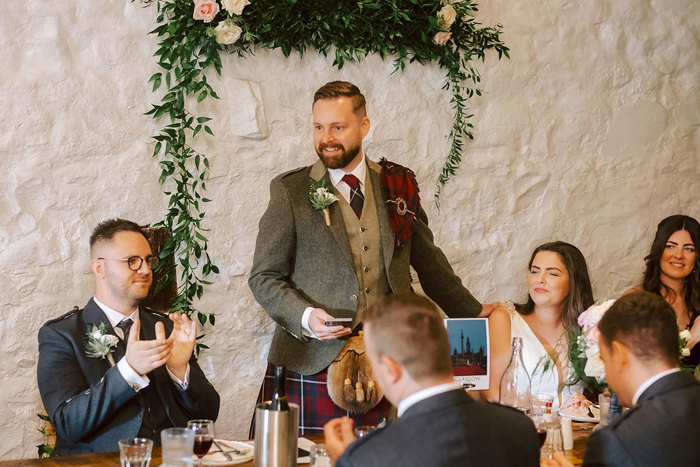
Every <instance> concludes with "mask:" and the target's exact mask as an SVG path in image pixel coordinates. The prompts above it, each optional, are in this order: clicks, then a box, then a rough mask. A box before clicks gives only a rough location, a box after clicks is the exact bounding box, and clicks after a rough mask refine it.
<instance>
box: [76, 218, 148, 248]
mask: <svg viewBox="0 0 700 467" xmlns="http://www.w3.org/2000/svg"><path fill="white" fill-rule="evenodd" d="M124 231H126V232H136V233H140V234H141V235H143V238H145V239H146V240H148V237H147V236H146V232H145V231H144V230H143V229H142V228H141V227H140V226H139V225H138V224H137V223H136V222H132V221H129V220H126V219H119V218H116V219H107V220H105V221H102V222H100V223H99V224H97V227H95V228H94V230H93V231H92V234H91V235H90V249H92V247H93V246H95V243H97V242H102V241H109V240H112V237H114V234H116V233H117V232H124Z"/></svg>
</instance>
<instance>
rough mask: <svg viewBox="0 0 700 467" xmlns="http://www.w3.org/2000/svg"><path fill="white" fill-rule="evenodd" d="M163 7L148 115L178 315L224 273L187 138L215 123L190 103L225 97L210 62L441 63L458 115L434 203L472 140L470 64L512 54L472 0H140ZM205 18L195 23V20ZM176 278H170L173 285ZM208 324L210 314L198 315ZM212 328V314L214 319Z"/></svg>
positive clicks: (474, 87)
mask: <svg viewBox="0 0 700 467" xmlns="http://www.w3.org/2000/svg"><path fill="white" fill-rule="evenodd" d="M142 1H143V2H144V3H146V4H152V3H156V4H157V9H158V10H157V23H158V27H157V28H156V29H154V30H153V31H151V33H152V34H155V35H156V36H157V37H158V38H159V41H160V42H159V43H158V46H159V48H158V50H157V51H156V53H155V56H156V57H157V59H158V65H159V66H160V68H161V69H162V71H160V72H158V73H155V74H154V75H153V76H151V78H150V82H152V83H153V91H156V90H158V89H160V88H161V86H162V85H163V83H165V88H166V89H165V94H164V95H163V97H162V98H161V101H160V103H159V104H154V105H153V106H152V108H151V110H150V111H149V112H148V113H147V114H148V115H151V116H152V117H153V118H155V119H158V118H160V117H162V116H167V118H168V119H169V121H170V123H168V124H167V125H166V126H165V127H164V128H163V129H162V130H161V131H160V132H159V133H158V134H157V135H156V136H154V137H153V138H154V139H155V140H156V145H155V148H154V151H153V155H154V156H155V157H158V156H160V168H161V174H160V181H161V183H164V184H165V186H166V191H165V193H166V195H169V196H170V201H169V207H168V212H167V213H166V215H165V219H164V220H163V221H162V223H161V225H165V226H167V227H169V228H170V229H171V230H172V232H173V238H172V240H171V241H170V242H169V243H168V244H167V245H166V248H165V250H164V251H163V253H162V256H163V257H165V256H167V255H169V254H173V253H174V254H176V255H177V258H178V261H179V264H180V266H182V275H181V281H180V286H179V287H180V290H179V296H178V299H177V302H176V304H175V308H174V309H175V310H178V311H182V312H185V313H187V314H188V315H191V314H192V313H194V312H195V311H196V310H195V309H194V308H193V305H192V301H193V300H194V298H195V297H197V298H199V297H201V295H202V286H203V285H206V284H208V283H209V282H207V281H206V280H205V279H204V277H206V276H207V275H209V274H210V273H218V272H219V271H218V268H217V267H216V266H215V265H214V264H213V263H212V261H211V259H210V257H209V254H208V253H207V238H206V236H205V235H204V232H205V229H204V228H203V226H202V221H203V219H204V216H205V213H204V204H205V203H207V202H208V201H209V200H208V199H206V198H205V197H204V196H203V193H204V192H205V191H206V174H207V171H208V170H209V159H208V158H207V156H206V155H204V154H201V153H199V152H197V151H195V150H194V149H193V148H192V147H191V146H190V145H189V144H188V141H189V140H190V139H191V138H193V137H194V136H195V135H197V134H198V133H199V132H200V131H205V132H206V133H209V134H210V135H213V132H212V130H211V128H210V127H209V126H208V125H207V122H208V121H209V120H211V119H210V118H208V117H203V116H196V115H194V114H193V113H192V111H191V109H188V108H187V105H186V104H187V102H188V99H187V98H188V97H195V96H196V101H197V102H198V103H199V102H201V101H202V100H204V99H206V98H207V97H213V98H215V99H218V98H219V97H218V96H217V94H216V92H215V91H214V90H213V89H212V88H211V86H210V85H209V83H207V79H206V76H205V75H204V70H205V69H207V68H209V67H211V66H213V67H214V69H215V70H216V72H217V74H221V68H222V66H221V58H220V53H221V52H228V53H237V54H238V55H240V56H243V55H245V54H247V53H252V49H253V47H254V46H255V45H258V46H262V47H266V48H271V49H275V48H279V49H281V50H282V53H283V54H284V55H285V56H289V55H290V54H291V53H292V52H293V51H297V52H298V53H299V54H300V55H303V54H304V52H305V51H306V50H307V49H309V48H310V49H313V50H317V51H319V52H320V53H322V54H323V55H324V56H327V55H328V54H329V53H330V54H332V55H333V65H334V66H337V67H338V68H342V67H343V65H344V64H345V63H346V62H359V61H361V60H362V59H363V58H364V57H366V56H367V55H368V54H370V53H377V54H379V55H380V56H381V57H382V58H385V57H393V59H394V65H395V70H394V71H398V70H401V71H402V70H404V68H405V66H406V62H407V61H408V62H413V61H418V62H437V63H438V64H439V65H440V67H442V68H443V69H445V74H446V77H445V85H444V89H446V90H450V91H451V92H452V99H451V106H452V109H453V112H454V118H453V124H452V129H451V131H450V136H449V137H450V140H451V147H450V153H449V154H448V156H447V158H446V161H445V164H444V166H443V168H442V170H441V173H440V174H439V176H438V180H437V190H436V193H435V202H436V204H438V203H439V199H440V193H441V189H442V187H443V186H444V185H445V183H447V181H448V180H449V179H450V177H451V176H452V175H454V174H455V173H456V171H457V169H458V167H459V165H460V163H461V161H462V150H463V147H464V138H465V137H467V138H469V139H473V134H472V129H473V125H472V124H471V123H469V120H470V119H471V118H472V117H473V114H470V113H468V110H467V106H466V101H467V100H468V99H469V98H471V97H472V96H473V95H474V94H476V95H481V91H480V90H479V88H478V85H479V82H480V80H481V78H480V76H479V73H478V71H477V70H476V69H474V68H473V67H472V66H471V64H470V63H471V62H472V61H473V60H474V59H481V60H482V61H483V60H484V57H485V53H486V51H487V50H489V49H494V50H496V52H497V53H498V57H499V59H500V58H501V57H502V56H503V55H505V56H506V57H508V48H507V47H506V46H505V44H504V43H503V42H501V40H500V32H501V29H500V28H501V26H500V25H498V26H496V27H482V26H481V25H480V24H479V23H478V22H476V21H475V19H474V13H475V12H476V11H477V4H476V3H475V2H472V1H469V0H463V1H461V0H443V1H439V0H431V1H420V0H336V1H334V2H325V1H317V0H253V1H252V3H249V2H248V0H218V1H216V0H195V1H193V0H142ZM195 18H198V19H195ZM167 279H169V278H166V280H167ZM197 315H198V318H199V320H200V322H201V323H202V324H204V323H206V321H207V315H206V314H203V313H201V312H197ZM208 319H209V321H210V322H211V323H212V324H214V315H213V314H209V316H208Z"/></svg>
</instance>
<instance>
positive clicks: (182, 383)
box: [165, 363, 190, 391]
mask: <svg viewBox="0 0 700 467" xmlns="http://www.w3.org/2000/svg"><path fill="white" fill-rule="evenodd" d="M165 370H166V371H167V372H168V375H170V379H172V380H173V383H175V384H177V385H178V386H180V389H182V390H183V391H184V390H186V389H187V386H189V385H190V364H189V363H188V364H187V370H186V371H185V380H184V381H180V378H178V377H177V376H175V375H174V374H173V372H172V371H170V368H168V365H165Z"/></svg>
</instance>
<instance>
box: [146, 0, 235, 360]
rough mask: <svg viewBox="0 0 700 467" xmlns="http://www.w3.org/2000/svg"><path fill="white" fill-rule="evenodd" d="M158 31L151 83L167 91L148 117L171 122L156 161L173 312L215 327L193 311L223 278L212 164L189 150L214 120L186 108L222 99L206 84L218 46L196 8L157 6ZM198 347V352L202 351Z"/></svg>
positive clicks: (171, 4) (159, 143)
mask: <svg viewBox="0 0 700 467" xmlns="http://www.w3.org/2000/svg"><path fill="white" fill-rule="evenodd" d="M157 6H158V15H157V22H158V23H159V26H158V27H157V28H156V29H154V30H153V31H151V33H152V34H155V35H157V36H158V37H159V38H160V42H159V43H158V50H157V51H156V53H155V54H154V55H155V56H156V57H157V60H158V65H159V66H160V68H161V69H162V71H161V72H158V73H155V74H153V75H152V76H151V78H150V79H149V82H152V83H153V91H154V92H155V91H159V90H161V86H163V84H164V85H165V86H164V87H165V89H164V94H163V96H162V98H161V102H160V104H155V105H153V106H152V107H151V110H149V111H148V112H147V113H146V115H151V116H152V117H153V118H155V119H158V118H161V117H163V116H165V117H167V118H168V119H169V121H170V123H169V124H167V125H166V126H165V127H164V128H163V129H162V130H161V131H160V132H159V133H158V134H157V135H155V136H154V137H153V139H154V140H155V141H156V144H155V147H154V148H153V156H154V157H160V169H161V173H160V177H159V181H160V182H161V183H162V184H163V185H164V187H165V188H164V190H165V194H166V195H167V196H169V202H168V211H167V212H166V214H165V219H163V220H162V221H161V222H159V223H158V224H156V226H165V227H167V228H168V229H170V231H171V232H172V237H171V239H170V240H169V241H168V243H167V244H166V245H165V247H164V248H163V250H162V251H161V253H160V257H161V258H167V257H170V256H171V255H174V257H175V258H177V259H176V263H177V265H178V266H179V267H180V270H181V274H180V281H179V287H178V296H177V297H176V300H175V303H174V305H173V308H172V311H175V312H181V313H186V314H187V315H188V316H189V317H190V318H192V317H193V315H194V314H196V318H197V320H198V321H199V322H200V323H201V324H202V325H204V324H206V322H207V321H209V322H210V323H211V324H212V325H213V324H214V322H215V317H214V314H213V313H203V312H201V311H198V310H196V308H195V307H194V306H193V301H194V299H195V298H197V299H198V298H201V297H202V294H203V292H204V285H208V284H211V282H210V281H208V280H206V279H205V277H207V276H209V275H210V274H218V273H219V268H218V267H217V266H216V265H214V264H213V263H212V261H211V258H210V256H209V253H208V252H207V248H208V239H207V237H206V235H205V234H206V231H207V229H205V228H204V227H203V225H202V221H203V220H204V218H205V210H204V205H205V203H208V202H209V201H210V200H209V199H207V198H206V197H204V196H203V193H204V192H205V191H206V178H207V172H208V171H209V168H210V164H209V159H208V157H207V156H206V155H205V154H201V153H199V152H198V151H196V150H194V149H193V148H192V147H191V146H190V145H189V144H188V141H190V140H191V139H192V138H194V137H195V136H196V135H197V134H198V133H199V132H200V131H204V132H206V133H208V134H210V135H212V136H213V135H214V132H213V131H212V129H211V128H210V127H209V125H208V122H209V121H211V118H210V117H197V116H195V115H194V114H192V113H191V112H190V110H189V109H188V108H187V106H186V103H187V102H188V98H189V97H191V96H194V97H196V101H197V102H198V103H199V102H201V101H202V100H204V99H205V98H207V97H213V98H215V99H218V95H217V94H216V92H215V91H214V90H213V89H212V88H211V86H210V85H209V83H207V79H206V76H205V75H204V70H205V69H206V68H208V67H209V66H212V65H213V66H214V68H215V69H216V71H217V72H220V71H221V60H220V57H219V45H218V44H217V43H216V42H215V41H214V40H212V39H211V37H209V36H208V35H207V34H208V33H207V25H205V24H204V23H202V22H201V21H196V20H194V19H192V3H191V2H184V1H174V2H157ZM190 100H191V99H190ZM175 274H176V272H175V270H171V271H166V274H165V275H164V276H163V278H162V279H161V281H160V282H159V283H158V284H157V287H158V288H161V287H163V286H164V285H165V284H167V283H168V282H170V281H172V280H173V279H174V277H173V276H174V275H175ZM202 347H203V346H202V345H201V344H198V349H200V348H202Z"/></svg>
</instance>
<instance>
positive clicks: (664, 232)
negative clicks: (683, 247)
mask: <svg viewBox="0 0 700 467" xmlns="http://www.w3.org/2000/svg"><path fill="white" fill-rule="evenodd" d="M679 230H685V231H686V232H688V233H689V234H690V238H691V239H692V240H693V244H694V245H695V247H696V251H695V267H694V268H693V271H692V272H691V273H690V274H689V275H688V276H687V277H686V278H685V282H684V284H683V290H682V291H681V292H682V293H683V299H684V301H685V307H686V310H687V312H688V318H690V323H691V324H692V323H693V320H694V319H695V318H696V317H697V316H698V315H700V274H698V271H699V270H700V255H698V254H697V246H698V243H699V242H700V223H698V221H697V220H695V219H693V218H692V217H690V216H684V215H681V214H676V215H673V216H669V217H667V218H666V219H664V220H662V221H661V222H659V225H658V226H657V227H656V236H655V237H654V241H653V242H652V244H651V250H650V251H649V254H648V255H647V256H646V257H645V258H644V261H645V262H646V270H645V271H644V280H643V281H642V287H643V288H644V290H646V291H648V292H652V293H655V294H657V295H660V296H662V297H663V294H662V292H663V293H664V294H666V295H670V297H671V302H672V301H673V300H675V292H674V291H673V290H671V288H670V287H668V286H666V285H665V284H664V283H663V282H661V256H663V254H664V249H665V248H666V243H667V242H668V239H669V237H671V235H673V234H674V233H675V232H678V231H679Z"/></svg>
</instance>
